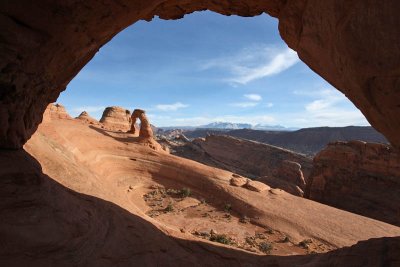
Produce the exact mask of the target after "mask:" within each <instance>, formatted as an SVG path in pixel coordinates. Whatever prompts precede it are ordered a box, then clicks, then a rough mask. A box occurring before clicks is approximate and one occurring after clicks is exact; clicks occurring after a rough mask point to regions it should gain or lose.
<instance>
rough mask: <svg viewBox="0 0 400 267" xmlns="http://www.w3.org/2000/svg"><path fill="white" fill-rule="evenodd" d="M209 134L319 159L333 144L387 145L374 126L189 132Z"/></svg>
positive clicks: (188, 135)
mask: <svg viewBox="0 0 400 267" xmlns="http://www.w3.org/2000/svg"><path fill="white" fill-rule="evenodd" d="M207 132H209V133H212V134H215V135H228V136H232V137H238V138H243V139H248V140H253V141H257V142H260V143H265V144H269V145H273V146H278V147H282V148H286V149H289V150H292V151H295V152H297V153H302V154H306V155H309V156H312V157H313V156H315V155H316V154H317V153H318V152H319V151H321V150H322V149H324V148H325V147H326V146H327V145H328V144H329V143H330V142H335V141H351V140H362V141H365V142H373V143H385V144H387V143H388V141H387V140H386V139H385V137H384V136H383V135H382V134H381V133H379V132H377V131H376V130H375V129H374V128H372V127H370V126H347V127H313V128H304V129H300V130H297V131H293V132H289V131H260V130H253V129H239V130H232V131H222V130H221V129H220V130H216V129H206V130H205V129H196V130H192V131H185V135H186V136H187V137H188V138H196V137H205V136H206V135H207Z"/></svg>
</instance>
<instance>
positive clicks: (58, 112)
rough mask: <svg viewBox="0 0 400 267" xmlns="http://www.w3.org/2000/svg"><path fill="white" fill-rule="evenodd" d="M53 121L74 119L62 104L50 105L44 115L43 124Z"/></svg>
mask: <svg viewBox="0 0 400 267" xmlns="http://www.w3.org/2000/svg"><path fill="white" fill-rule="evenodd" d="M52 119H68V120H69V119H72V117H71V116H70V115H69V114H68V112H67V110H66V109H65V107H64V106H63V105H61V104H58V103H56V104H49V105H48V106H47V108H46V110H45V112H44V114H43V122H44V123H45V122H49V121H51V120H52Z"/></svg>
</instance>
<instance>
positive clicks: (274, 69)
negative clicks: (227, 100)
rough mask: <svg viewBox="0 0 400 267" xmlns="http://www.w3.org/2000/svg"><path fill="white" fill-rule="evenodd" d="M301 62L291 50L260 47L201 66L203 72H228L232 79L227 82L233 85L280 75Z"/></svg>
mask: <svg viewBox="0 0 400 267" xmlns="http://www.w3.org/2000/svg"><path fill="white" fill-rule="evenodd" d="M299 61H300V59H299V57H298V56H297V53H296V52H295V51H293V50H292V49H290V48H287V47H286V48H279V49H277V48H275V47H271V46H258V47H251V48H247V49H244V50H243V51H242V52H241V53H239V54H238V55H235V56H231V57H228V58H219V59H214V60H210V61H208V62H206V63H205V64H203V65H202V66H201V70H207V69H212V68H219V69H222V70H226V71H228V73H229V75H230V76H231V77H229V78H227V79H225V81H227V82H229V83H233V85H235V84H247V83H249V82H252V81H254V80H258V79H261V78H264V77H267V76H271V75H276V74H279V73H281V72H283V71H285V70H287V69H289V68H290V67H292V66H293V65H295V64H296V63H297V62H299Z"/></svg>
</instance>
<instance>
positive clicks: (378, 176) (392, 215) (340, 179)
mask: <svg viewBox="0 0 400 267" xmlns="http://www.w3.org/2000/svg"><path fill="white" fill-rule="evenodd" d="M309 181H310V182H309V184H308V185H309V188H308V190H307V191H308V192H307V197H309V198H310V199H312V200H316V201H318V202H321V203H325V204H328V205H331V206H334V207H337V208H340V209H344V210H348V211H350V212H354V213H358V214H361V215H364V216H368V217H371V218H375V219H377V220H381V221H385V222H388V223H391V224H394V225H398V226H400V213H399V212H400V195H399V191H400V154H399V153H398V152H396V150H394V149H393V148H392V147H390V146H387V145H383V144H373V143H365V142H361V141H351V142H336V143H331V144H330V145H329V146H328V147H327V148H326V149H324V150H323V151H321V152H320V153H319V154H318V155H317V156H316V157H315V158H314V169H313V172H312V175H311V177H310V179H309Z"/></svg>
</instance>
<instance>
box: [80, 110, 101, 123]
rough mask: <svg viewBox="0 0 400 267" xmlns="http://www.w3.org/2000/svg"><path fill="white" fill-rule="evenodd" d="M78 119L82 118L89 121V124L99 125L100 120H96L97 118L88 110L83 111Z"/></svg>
mask: <svg viewBox="0 0 400 267" xmlns="http://www.w3.org/2000/svg"><path fill="white" fill-rule="evenodd" d="M76 119H77V120H81V121H83V122H86V123H89V124H94V125H98V124H99V121H98V120H96V119H95V118H93V117H91V116H90V115H89V113H87V112H86V111H83V112H82V113H81V114H80V115H79V116H78V117H76Z"/></svg>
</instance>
